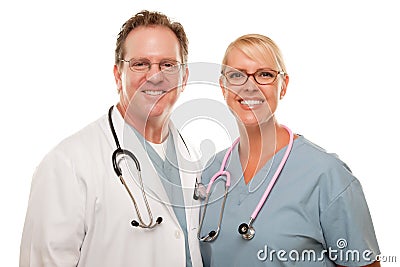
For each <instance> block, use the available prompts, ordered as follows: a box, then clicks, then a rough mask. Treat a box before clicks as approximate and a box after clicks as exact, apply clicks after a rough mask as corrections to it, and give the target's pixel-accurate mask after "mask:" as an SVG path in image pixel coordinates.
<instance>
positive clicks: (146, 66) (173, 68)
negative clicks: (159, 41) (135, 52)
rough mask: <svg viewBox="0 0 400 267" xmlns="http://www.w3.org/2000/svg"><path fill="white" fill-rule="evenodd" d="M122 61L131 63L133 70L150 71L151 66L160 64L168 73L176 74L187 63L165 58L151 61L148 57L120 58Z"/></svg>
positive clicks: (164, 71) (160, 67)
mask: <svg viewBox="0 0 400 267" xmlns="http://www.w3.org/2000/svg"><path fill="white" fill-rule="evenodd" d="M120 60H121V61H122V62H127V63H129V68H130V69H131V71H133V72H142V73H144V72H148V71H149V70H150V69H151V66H152V65H154V64H157V65H158V68H159V70H160V71H162V72H163V73H166V74H176V73H178V72H179V71H180V70H181V67H182V66H183V65H185V64H182V63H180V62H178V61H176V60H172V59H165V60H161V61H160V62H153V63H152V62H150V61H149V60H146V59H135V58H131V59H130V60H125V59H120Z"/></svg>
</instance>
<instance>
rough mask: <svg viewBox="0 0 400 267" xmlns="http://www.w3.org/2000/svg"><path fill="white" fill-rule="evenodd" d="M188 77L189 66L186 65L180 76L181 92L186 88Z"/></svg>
mask: <svg viewBox="0 0 400 267" xmlns="http://www.w3.org/2000/svg"><path fill="white" fill-rule="evenodd" d="M188 78H189V68H188V67H187V66H186V68H185V74H184V75H183V77H182V86H181V92H183V91H184V90H185V88H186V84H187V81H188Z"/></svg>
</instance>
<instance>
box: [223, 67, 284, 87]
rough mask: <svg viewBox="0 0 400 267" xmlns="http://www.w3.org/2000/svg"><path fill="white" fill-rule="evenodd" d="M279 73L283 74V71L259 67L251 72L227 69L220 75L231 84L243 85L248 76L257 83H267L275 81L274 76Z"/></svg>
mask: <svg viewBox="0 0 400 267" xmlns="http://www.w3.org/2000/svg"><path fill="white" fill-rule="evenodd" d="M280 74H285V72H284V71H277V70H271V69H261V70H258V71H256V72H254V73H252V74H249V73H245V72H242V71H239V70H229V71H227V72H222V75H223V76H224V77H225V78H226V80H227V81H228V83H230V84H231V85H243V84H245V83H246V82H247V80H248V79H249V77H250V76H253V78H254V80H255V81H256V82H257V83H258V84H260V85H268V84H271V83H273V82H275V80H276V78H277V77H278V75H280Z"/></svg>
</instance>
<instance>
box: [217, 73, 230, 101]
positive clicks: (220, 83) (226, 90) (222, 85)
mask: <svg viewBox="0 0 400 267" xmlns="http://www.w3.org/2000/svg"><path fill="white" fill-rule="evenodd" d="M219 87H221V92H222V95H223V96H224V99H226V95H227V94H228V89H227V88H226V86H225V82H224V79H223V78H222V76H220V77H219Z"/></svg>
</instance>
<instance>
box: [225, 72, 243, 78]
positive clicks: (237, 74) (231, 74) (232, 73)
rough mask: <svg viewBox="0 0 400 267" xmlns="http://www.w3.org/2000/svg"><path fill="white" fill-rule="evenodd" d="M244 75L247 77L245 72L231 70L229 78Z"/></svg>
mask: <svg viewBox="0 0 400 267" xmlns="http://www.w3.org/2000/svg"><path fill="white" fill-rule="evenodd" d="M243 77H246V76H245V75H244V73H242V72H240V71H230V72H228V73H227V78H228V79H241V78H243Z"/></svg>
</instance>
